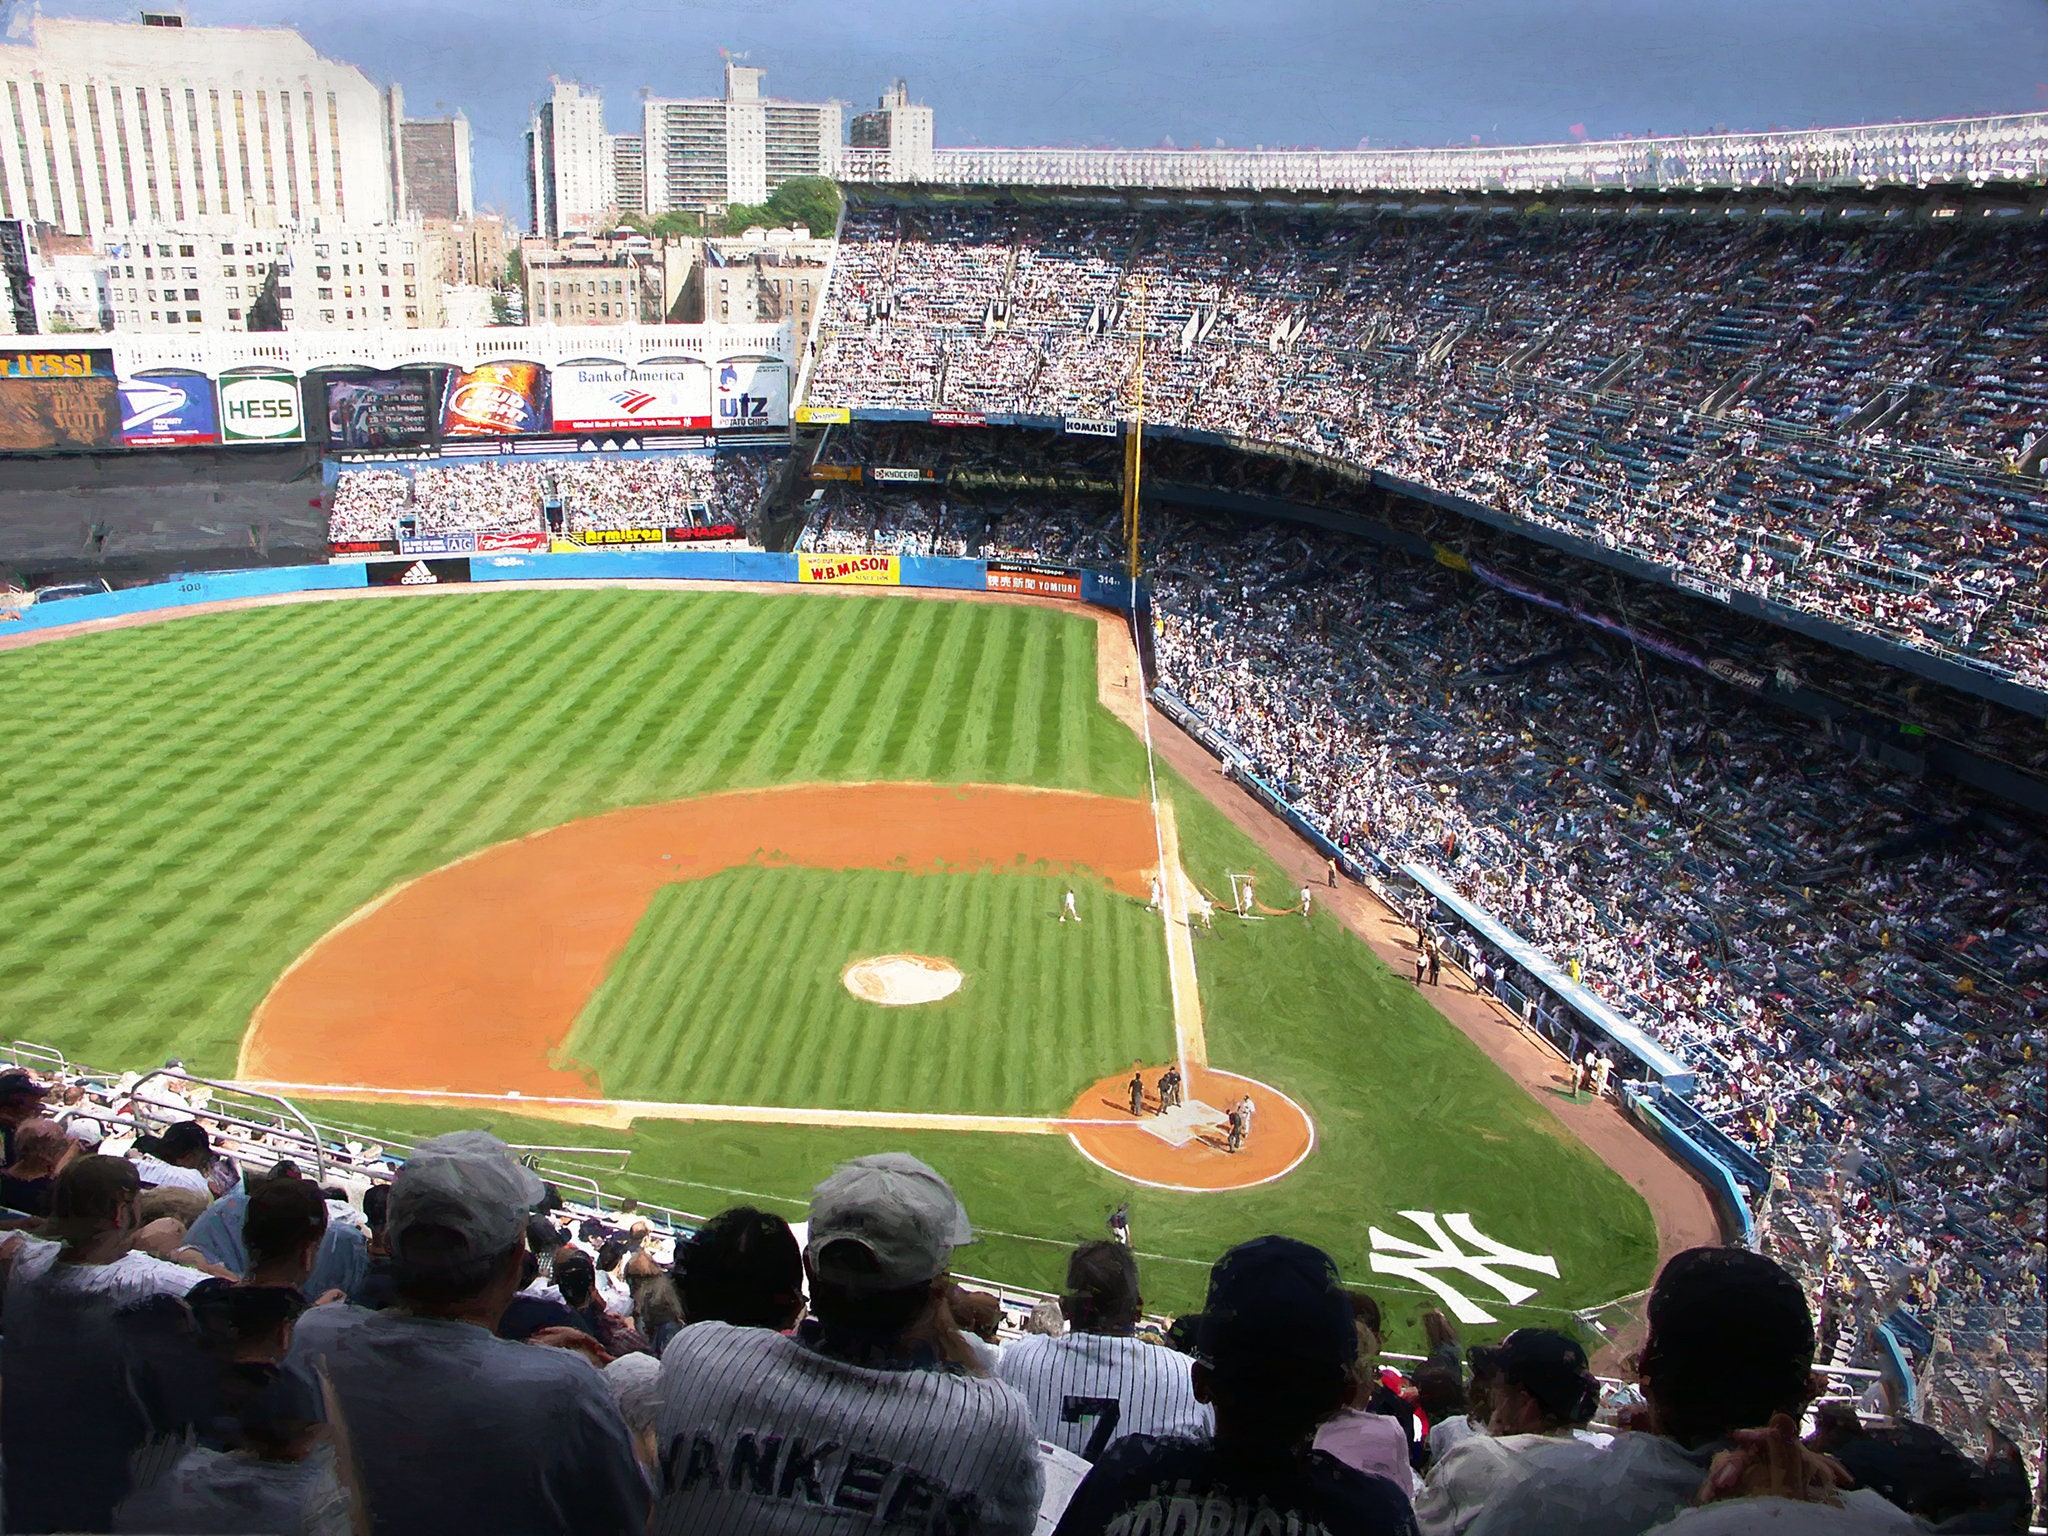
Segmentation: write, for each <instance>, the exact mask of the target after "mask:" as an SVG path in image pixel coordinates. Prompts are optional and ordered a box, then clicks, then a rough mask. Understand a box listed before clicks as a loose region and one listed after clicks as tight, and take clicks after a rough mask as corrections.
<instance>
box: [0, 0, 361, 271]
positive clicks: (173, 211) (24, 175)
mask: <svg viewBox="0 0 2048 1536" xmlns="http://www.w3.org/2000/svg"><path fill="white" fill-rule="evenodd" d="M387 121H388V119H387V117H386V106H385V103H384V101H383V100H382V98H381V97H380V94H379V92H378V90H377V88H376V87H375V86H374V85H372V84H371V83H370V81H369V80H368V78H367V77H365V76H364V74H363V73H362V71H360V70H358V69H356V68H355V67H354V66H352V65H348V64H339V63H336V62H335V61H333V60H331V59H324V58H322V57H320V55H319V54H318V53H316V52H314V50H313V48H312V45H311V44H309V43H307V42H306V40H305V39H304V38H302V37H300V36H299V35H298V34H297V33H296V32H289V31H284V30H282V29H276V28H254V27H249V28H244V27H188V26H186V25H185V24H184V20H183V18H182V17H179V16H175V15H169V14H162V15H154V14H150V13H145V14H144V20H143V24H141V25H135V24H131V23H126V22H106V21H71V20H57V19H53V18H47V17H32V18H31V19H30V20H29V21H28V22H27V23H26V33H25V41H24V42H22V43H8V44H0V218H15V219H28V220H32V221H39V222H42V223H46V224H49V225H52V226H54V227H55V228H57V229H59V230H62V231H64V232H66V233H68V234H73V235H85V236H92V237H97V236H99V235H100V234H101V233H102V232H104V231H107V230H120V229H126V228H128V227H131V226H136V225H145V224H147V225H176V226H179V227H182V228H187V229H192V228H200V227H212V226H220V227H227V226H230V225H232V226H236V227H245V226H248V225H252V224H255V225H262V224H270V225H294V224H300V223H303V222H308V221H310V220H312V219H314V218H328V219H337V220H346V221H348V222H350V223H381V222H383V221H385V220H388V219H390V218H392V217H393V216H394V214H395V213H396V211H397V210H396V208H395V206H394V202H393V194H394V185H393V181H394V178H393V175H392V158H391V146H390V142H389V133H388V130H387V126H386V125H387Z"/></svg>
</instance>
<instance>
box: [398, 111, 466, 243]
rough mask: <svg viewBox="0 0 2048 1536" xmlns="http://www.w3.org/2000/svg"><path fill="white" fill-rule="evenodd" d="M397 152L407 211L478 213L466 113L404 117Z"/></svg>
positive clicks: (446, 215)
mask: <svg viewBox="0 0 2048 1536" xmlns="http://www.w3.org/2000/svg"><path fill="white" fill-rule="evenodd" d="M395 93H396V88H395V87H394V94H395ZM398 154H399V170H400V175H401V177H402V181H401V185H402V186H403V187H404V189H405V209H404V211H405V212H406V213H407V214H409V215H411V216H412V217H414V218H420V219H468V218H474V217H475V216H476V191H475V182H474V178H473V176H472V173H471V170H470V155H469V119H468V118H466V117H464V116H463V115H462V114H461V113H459V112H458V113H456V114H455V115H454V116H453V117H437V118H427V119H419V118H406V119H404V120H402V121H401V122H400V123H399V124H398Z"/></svg>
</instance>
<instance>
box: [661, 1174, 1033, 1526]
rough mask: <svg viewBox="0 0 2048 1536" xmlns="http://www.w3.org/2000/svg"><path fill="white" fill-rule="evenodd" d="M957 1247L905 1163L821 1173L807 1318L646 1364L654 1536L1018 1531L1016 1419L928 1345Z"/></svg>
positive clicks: (964, 1231) (1017, 1407)
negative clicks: (657, 1385) (654, 1394)
mask: <svg viewBox="0 0 2048 1536" xmlns="http://www.w3.org/2000/svg"><path fill="white" fill-rule="evenodd" d="M972 1240H973V1237H972V1233H971V1231H970V1230H969V1228H968V1224H967V1213H966V1211H964V1210H963V1209H961V1206H960V1202H959V1200H958V1199H957V1198H956V1197H955V1196H954V1194H953V1191H952V1188H951V1187H950V1186H949V1185H948V1184H947V1183H946V1181H945V1180H944V1179H942V1178H940V1177H939V1175H938V1174H937V1173H935V1172H933V1171H932V1170H931V1169H930V1168H928V1167H926V1166H925V1165H924V1164H923V1163H921V1162H919V1161H918V1160H917V1159H916V1158H914V1157H911V1156H910V1155H909V1154H907V1153H902V1152H884V1153H879V1154H876V1155H875V1156H872V1157H862V1158H856V1159H855V1160H854V1161H852V1162H850V1163H845V1164H842V1165H841V1166H840V1167H839V1168H838V1169H836V1170H835V1171H834V1172H833V1174H832V1175H831V1177H830V1178H828V1179H826V1180H825V1182H824V1183H822V1184H820V1185H819V1186H818V1187H817V1189H816V1190H814V1191H813V1192H812V1197H811V1214H810V1245H809V1247H808V1249H807V1250H806V1252H805V1255H804V1267H805V1270H806V1272H807V1273H808V1274H809V1276H810V1283H811V1308H812V1311H813V1313H814V1316H813V1318H812V1320H811V1321H810V1322H807V1323H805V1324H804V1326H803V1327H802V1328H801V1329H799V1330H798V1332H797V1334H796V1336H795V1337H794V1338H788V1337H785V1336H783V1335H782V1334H780V1333H774V1332H771V1331H769V1330H767V1329H765V1328H735V1327H733V1326H731V1325H729V1324H726V1323H717V1322H708V1323H697V1324H693V1325H692V1326H690V1327H688V1328H685V1329H684V1330H683V1331H682V1332H681V1333H679V1334H678V1335H676V1337H675V1339H674V1341H673V1342H672V1343H670V1345H669V1346H668V1349H667V1351H666V1352H665V1353H664V1354H663V1356H662V1361H661V1399H662V1402H661V1412H660V1416H659V1418H658V1420H657V1431H658V1434H657V1439H658V1444H659V1447H660V1456H661V1466H660V1477H659V1487H658V1498H657V1503H656V1505H655V1511H654V1519H653V1523H652V1525H651V1527H650V1528H651V1530H652V1531H653V1532H655V1533H656V1536H695V1533H699V1532H702V1533H706V1536H709V1533H723V1532H728V1531H747V1532H751V1533H761V1536H812V1533H819V1536H823V1533H828V1532H831V1533H837V1532H842V1531H849V1530H854V1529H858V1530H860V1531H862V1532H865V1533H869V1536H877V1533H888V1536H896V1533H902V1536H909V1533H913V1532H916V1533H925V1532H937V1533H960V1536H967V1533H970V1532H971V1533H982V1532H987V1533H989V1536H1030V1533H1031V1532H1032V1531H1033V1529H1034V1527H1035V1525H1036V1521H1037V1512H1038V1505H1039V1499H1040V1494H1041V1492H1042V1490H1043V1486H1044V1477H1043V1472H1042V1470H1041V1464H1040V1459H1039V1452H1038V1441H1037V1437H1036V1436H1035V1435H1034V1434H1033V1433H1032V1429H1031V1418H1030V1415H1029V1414H1028V1413H1027V1412H1026V1411H1025V1407H1024V1404H1023V1402H1022V1401H1021V1400H1020V1399H1019V1398H1018V1397H1017V1395H1016V1394H1015V1393H1014V1392H1012V1391H1010V1390H1009V1389H1008V1388H1007V1387H1004V1386H1003V1385H1002V1384H1001V1383H999V1382H995V1381H989V1380H985V1379H982V1378H980V1377H977V1376H974V1375H970V1374H967V1373H966V1372H964V1371H963V1370H961V1369H959V1368H954V1367H948V1366H947V1365H946V1364H945V1363H944V1361H943V1359H942V1357H941V1353H940V1348H939V1346H940V1344H941V1343H942V1342H943V1336H944V1333H945V1332H946V1331H947V1330H950V1328H951V1326H952V1325H951V1322H950V1319H949V1317H948V1315H947V1313H946V1311H945V1308H946V1306H947V1285H946V1280H945V1272H946V1268H947V1266H948V1264H949V1262H950V1260H951V1256H952V1252H953V1250H954V1249H955V1248H956V1247H958V1246H960V1245H961V1244H962V1243H966V1242H970V1241H972Z"/></svg>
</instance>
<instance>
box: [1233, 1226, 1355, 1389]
mask: <svg viewBox="0 0 2048 1536" xmlns="http://www.w3.org/2000/svg"><path fill="white" fill-rule="evenodd" d="M1195 1342H1196V1348H1195V1352H1196V1354H1197V1355H1199V1356H1200V1357H1201V1359H1202V1360H1203V1361H1204V1363H1206V1364H1208V1365H1210V1366H1212V1367H1214V1368H1217V1369H1219V1370H1228V1369H1229V1368H1231V1367H1232V1366H1235V1365H1240V1364H1241V1365H1256V1364H1259V1363H1261V1362H1264V1361H1272V1360H1282V1359H1284V1360H1286V1361H1289V1362H1291V1363H1296V1364H1313V1365H1329V1366H1332V1367H1335V1368H1337V1369H1340V1370H1341V1369H1342V1368H1343V1367H1345V1366H1348V1365H1350V1364H1351V1363H1352V1362H1353V1361H1355V1360H1356V1359H1357V1358H1358V1329H1357V1327H1356V1325H1355V1324H1354V1323H1353V1321H1352V1309H1351V1298H1350V1297H1349V1296H1347V1295H1346V1294H1345V1293H1344V1288H1343V1286H1342V1285H1341V1284H1340V1283H1339V1280H1338V1276H1337V1266H1336V1265H1335V1264H1334V1263H1333V1262H1332V1261H1331V1259H1330V1256H1329V1255H1328V1254H1327V1253H1325V1252H1323V1250H1322V1249H1320V1248H1316V1247H1312V1246H1311V1245H1309V1244H1308V1243H1303V1242H1297V1241H1296V1240H1295V1239H1294V1238H1291V1237H1255V1238H1253V1239H1252V1240H1251V1241H1250V1242H1248V1243H1240V1244H1238V1245H1237V1247H1235V1248H1233V1249H1231V1250H1230V1251H1229V1252H1228V1253H1226V1254H1224V1255H1223V1257H1222V1258H1220V1259H1218V1260H1217V1261H1216V1267H1215V1268H1214V1269H1212V1270H1210V1271H1209V1299H1208V1302H1207V1303H1206V1304H1205V1305H1204V1306H1203V1308H1202V1316H1201V1323H1200V1326H1199V1328H1198V1330H1197V1333H1196V1341H1195Z"/></svg>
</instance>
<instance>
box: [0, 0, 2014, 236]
mask: <svg viewBox="0 0 2048 1536" xmlns="http://www.w3.org/2000/svg"><path fill="white" fill-rule="evenodd" d="M30 3H33V0H0V9H4V11H5V12H6V14H8V15H9V16H10V18H11V17H12V16H13V15H14V14H15V13H16V12H17V11H18V9H19V8H20V7H21V6H22V5H24V4H30ZM138 6H139V0H137V3H133V4H122V3H117V0H49V3H47V4H46V5H45V6H44V12H45V14H48V15H78V16H97V17H102V18H109V19H113V18H120V19H128V18H131V17H132V16H133V15H134V14H135V11H136V9H138ZM185 9H186V14H187V17H188V19H189V21H190V22H191V24H193V25H237V26H253V25H284V26H291V27H295V28H297V29H298V30H299V31H301V32H302V33H304V34H305V35H306V37H307V38H308V39H310V40H311V41H312V43H313V44H314V45H315V46H316V47H317V48H319V49H320V51H321V52H323V53H325V54H327V55H328V56H329V57H331V58H337V59H342V60H346V61H348V62H350V63H353V64H355V65H357V66H358V67H360V68H361V69H362V70H363V71H364V72H365V73H366V74H368V75H369V76H370V77H371V79H373V80H375V81H376V82H377V83H378V84H379V85H388V84H391V83H393V82H396V83H397V84H399V85H402V86H403V87H404V88H405V98H406V106H407V112H408V115H410V116H415V117H425V116H435V115H439V113H440V112H442V111H452V110H455V109H457V108H460V109H461V110H462V111H463V112H465V113H466V114H467V115H468V117H469V120H470V124H471V128H472V130H473V134H474V142H475V165H476V193H477V201H478V204H479V206H482V207H494V208H496V209H498V210H500V211H502V212H505V213H507V214H510V215H512V216H513V217H514V218H515V220H517V221H520V222H523V221H524V218H525V213H526V206H525V204H526V196H525V191H524V186H525V175H524V168H523V156H524V149H523V146H522V143H521V134H522V133H523V132H524V130H525V126H526V120H527V114H528V111H529V110H530V107H531V105H532V103H533V102H534V101H535V100H537V99H539V98H540V97H541V96H543V95H545V94H546V92H547V88H548V85H547V82H548V78H549V76H550V75H557V74H558V75H561V76H563V77H565V78H569V79H575V80H580V81H582V82H584V83H585V84H588V85H595V86H597V87H599V88H601V89H602V90H603V92H604V96H605V108H606V117H607V119H608V120H609V126H610V127H611V129H612V130H613V131H614V132H629V131H634V130H636V129H637V128H638V127H639V110H638V103H639V98H640V93H641V92H642V91H643V90H649V91H652V92H653V93H654V94H656V95H664V96H708V95H716V94H718V92H719V89H720V74H719V71H720V59H719V50H720V49H721V48H723V49H727V50H730V51H731V52H732V53H733V54H734V55H736V56H740V57H742V58H743V60H744V62H746V63H749V64H753V65H755V66H757V67H761V68H765V69H766V70H767V71H768V78H767V89H768V91H769V93H770V94H772V95H775V96H781V97H785V98H789V99H792V100H799V101H816V100H826V99H831V98H835V97H836V98H838V99H840V100H843V101H846V102H848V103H849V108H848V116H849V117H850V116H851V114H852V112H853V111H856V110H859V109H862V108H865V107H869V106H872V105H873V104H874V99H875V97H876V96H878V95H879V94H880V93H881V91H882V90H883V89H884V88H885V87H886V86H887V85H888V83H889V82H890V80H892V79H894V78H895V77H897V76H903V77H905V78H907V79H908V81H909V83H910V90H911V96H912V99H913V100H920V101H924V102H926V103H928V104H929V105H930V106H931V107H932V108H933V110H934V113H935V117H936V125H937V133H936V138H937V142H938V143H939V144H941V145H951V144H1011V145H1025V144H1059V145H1102V146H1112V145H1113V146H1121V147H1125V148H1145V147H1150V146H1155V145H1169V144H1170V145H1175V146H1179V147H1182V148H1187V147H1192V146H1197V145H1202V146H1209V145H1215V144H1218V143H1221V144H1224V145H1228V146H1230V147H1232V148H1250V147H1254V146H1258V145H1264V146H1267V147H1269V148H1270V147H1279V146H1315V147H1319V148H1324V149H1349V148H1352V147H1354V146H1356V145H1358V144H1360V143H1370V144H1373V145H1401V144H1451V143H1468V142H1471V140H1472V139H1473V137H1474V136H1475V135H1476V136H1477V137H1478V139H1479V140H1480V141H1481V142H1484V143H1489V144H1504V143H1546V142H1554V141H1557V140H1561V139H1565V138H1567V137H1570V136H1572V134H1573V131H1574V129H1575V128H1578V129H1580V130H1582V131H1583V132H1584V134H1585V135H1586V136H1588V137H1592V138H1611V137H1616V136H1619V135H1624V134H1643V133H1669V132H1682V131H1692V130H1702V129H1713V128H1727V129H1730V130H1741V129H1759V128H1769V127H1806V126H1809V125H1812V124H1817V123H1818V124H1838V123H1851V122H1871V121H1881V120H1887V119H1897V118H1914V117H1946V116H1954V115H1964V114H1973V113H1982V112H2022V111H2048V0H1177V3H1156V0H554V3H552V4H542V3H540V0H349V3H346V4H337V3H335V0H186V4H185Z"/></svg>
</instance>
